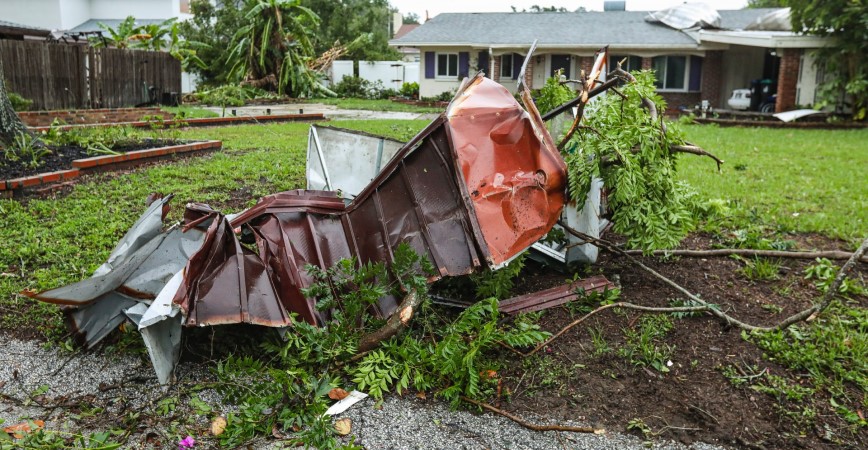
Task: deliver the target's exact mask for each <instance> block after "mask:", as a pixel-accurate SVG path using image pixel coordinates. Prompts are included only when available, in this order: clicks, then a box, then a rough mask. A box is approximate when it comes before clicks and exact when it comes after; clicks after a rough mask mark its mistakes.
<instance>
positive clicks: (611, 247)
mask: <svg viewBox="0 0 868 450" xmlns="http://www.w3.org/2000/svg"><path fill="white" fill-rule="evenodd" d="M558 224H560V225H561V227H563V228H564V230H566V231H567V232H568V233H570V234H572V235H574V236H576V237H578V238H581V239H585V240H586V241H588V242H590V243H592V244H594V245H596V246H597V247H599V248H601V249H604V250H608V251H610V252H613V253H616V254H619V255H622V256H624V257H626V258H627V259H628V260H630V262H632V263H633V264H635V265H637V266H639V267H640V268H642V269H643V270H645V271H646V272H648V273H650V274H651V275H654V276H655V277H656V278H658V279H660V280H661V281H663V282H664V283H666V284H668V285H669V286H671V287H673V288H675V289H676V290H677V291H679V292H681V293H682V294H684V295H685V296H687V298H689V299H690V300H692V301H693V302H695V303H696V304H698V305H701V306H705V307H707V308H708V309H707V311H708V312H710V313H711V314H712V315H714V316H716V317H718V318H719V319H721V320H722V321H724V322H725V323H726V324H727V325H728V326H734V327H737V328H740V329H742V330H746V331H776V330H781V329H784V328H786V327H788V326H790V325H792V324H794V323H796V322H800V321H804V320H806V319H808V318H809V317H812V316H816V315H818V314H820V313H822V312H823V311H824V310H825V309H826V308H828V306H829V304H830V303H831V302H832V299H833V298H834V295H835V293H837V291H838V288H839V287H840V286H841V283H842V282H843V281H844V278H845V277H846V276H847V273H848V272H849V271H850V270H851V269H852V268H853V266H854V265H855V263H856V261H857V260H859V259H860V258H861V257H862V255H864V254H865V249H866V248H868V238H866V239H865V240H864V241H863V242H862V245H860V246H859V249H858V250H856V252H854V253H853V255H851V256H850V259H849V260H847V262H846V263H845V264H844V265H843V266H842V267H841V269H840V270H839V271H838V275H837V276H836V277H835V281H834V282H833V283H832V285H831V286H830V287H829V290H828V291H827V292H826V295H825V296H824V297H823V300H822V301H821V302H820V303H816V304H814V305H813V306H812V307H810V308H807V309H805V310H802V311H800V312H798V313H796V314H793V315H792V316H790V317H787V318H786V319H784V320H782V321H780V322H778V323H777V324H775V325H772V326H769V327H764V326H757V325H751V324H748V323H745V322H742V321H740V320H738V319H736V318H734V317H732V316H730V315H729V314H726V313H725V312H723V311H721V310H720V309H718V308H717V307H715V306H714V305H711V304H709V303H708V302H706V301H705V300H702V299H701V298H699V297H698V296H696V295H694V294H693V293H692V292H690V291H688V290H687V289H685V288H684V287H682V286H681V285H680V284H678V283H676V282H674V281H672V280H670V279H669V278H666V277H665V276H663V275H661V274H660V273H658V272H657V271H655V270H654V269H652V268H650V267H648V266H646V265H645V264H642V262H641V261H639V260H638V259H636V258H635V257H633V256H632V255H630V254H628V253H626V252H625V251H624V250H621V249H620V248H618V247H617V246H615V244H613V243H611V242H609V241H606V240H604V239H598V238H595V237H593V236H590V235H588V234H585V233H582V232H580V231H578V230H576V229H574V228H572V227H570V226H569V225H567V224H566V223H564V222H563V221H558Z"/></svg>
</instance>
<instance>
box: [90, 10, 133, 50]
mask: <svg viewBox="0 0 868 450" xmlns="http://www.w3.org/2000/svg"><path fill="white" fill-rule="evenodd" d="M97 25H99V27H100V28H102V30H103V31H104V32H105V33H106V34H108V35H107V36H106V35H103V36H102V37H93V38H91V42H90V45H92V46H94V47H108V46H110V45H111V46H114V47H116V48H127V47H129V46H130V41H131V40H132V37H133V36H137V35H139V34H140V33H141V27H139V26H138V25H136V18H135V17H133V16H128V17H127V18H126V19H124V20H123V21H122V22H121V23H120V24H118V27H117V28H112V27H110V26H108V25H106V24H104V23H102V22H99V23H97Z"/></svg>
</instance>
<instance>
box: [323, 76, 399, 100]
mask: <svg viewBox="0 0 868 450" xmlns="http://www.w3.org/2000/svg"><path fill="white" fill-rule="evenodd" d="M333 90H334V92H335V94H337V95H338V96H340V97H345V98H366V99H369V100H381V99H388V98H391V97H395V96H397V95H398V91H396V90H394V89H387V88H386V87H384V86H383V83H382V82H380V81H379V80H378V81H373V82H371V81H368V80H366V79H364V78H361V77H356V76H352V77H343V78H342V79H341V81H340V82H338V83H337V84H335V86H334V89H333Z"/></svg>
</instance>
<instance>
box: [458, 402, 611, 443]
mask: <svg viewBox="0 0 868 450" xmlns="http://www.w3.org/2000/svg"><path fill="white" fill-rule="evenodd" d="M461 400H464V401H465V402H467V403H472V404H474V405H476V406H478V407H480V408H482V409H486V410H488V411H491V412H493V413H495V414H499V415H501V416H503V417H506V418H507V419H509V420H512V421H513V422H515V423H517V424H519V425H521V426H523V427H525V428H527V429H530V430H533V431H571V432H573V433H593V434H604V433H605V432H606V430H604V429H601V428H594V427H573V426H569V425H537V424H534V423H530V422H526V421H525V420H524V419H522V418H520V417H518V416H516V415H514V414H510V413H508V412H506V411H504V410H502V409H500V408H495V407H494V406H492V405H489V404H488V403H483V402H480V401H476V400H473V399H472V398H470V397H465V396H463V395H462V396H461Z"/></svg>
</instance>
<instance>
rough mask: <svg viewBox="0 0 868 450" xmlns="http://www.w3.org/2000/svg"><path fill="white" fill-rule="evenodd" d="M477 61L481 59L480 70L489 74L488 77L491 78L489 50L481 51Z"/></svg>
mask: <svg viewBox="0 0 868 450" xmlns="http://www.w3.org/2000/svg"><path fill="white" fill-rule="evenodd" d="M477 61H479V63H478V64H479V70H481V71H483V72H485V74H486V75H488V78H491V77H492V74H490V73H488V72H489V71H490V69H491V68H490V67H488V66H489V64H488V52H487V51H484V52H479V58H478V59H477Z"/></svg>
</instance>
